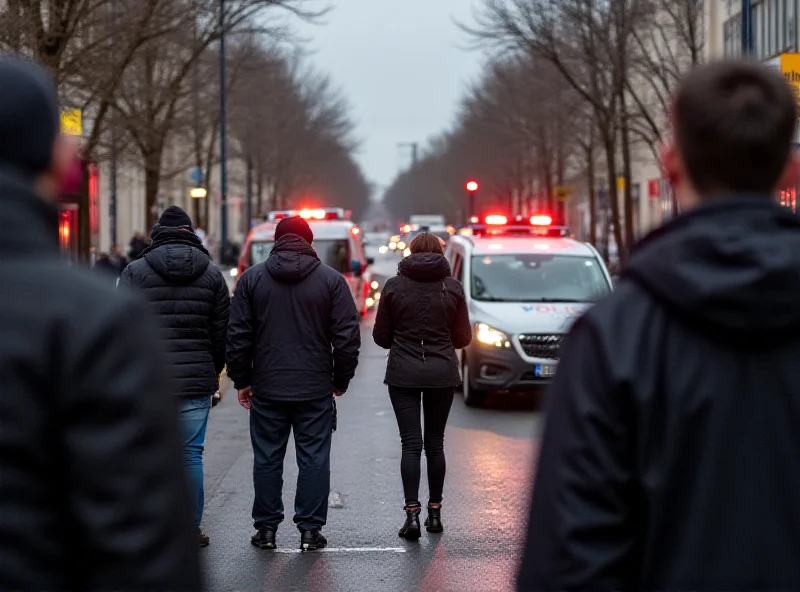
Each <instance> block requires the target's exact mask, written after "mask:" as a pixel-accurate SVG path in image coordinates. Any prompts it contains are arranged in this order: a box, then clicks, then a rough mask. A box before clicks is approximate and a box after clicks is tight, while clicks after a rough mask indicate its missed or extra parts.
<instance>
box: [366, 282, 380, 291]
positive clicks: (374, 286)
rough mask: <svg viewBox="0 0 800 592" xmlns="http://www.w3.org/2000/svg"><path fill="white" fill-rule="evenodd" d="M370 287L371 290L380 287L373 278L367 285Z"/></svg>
mask: <svg viewBox="0 0 800 592" xmlns="http://www.w3.org/2000/svg"><path fill="white" fill-rule="evenodd" d="M369 287H370V288H372V289H373V290H377V289H378V288H380V287H381V285H380V284H379V283H378V282H377V280H373V281H372V283H371V284H370V285H369Z"/></svg>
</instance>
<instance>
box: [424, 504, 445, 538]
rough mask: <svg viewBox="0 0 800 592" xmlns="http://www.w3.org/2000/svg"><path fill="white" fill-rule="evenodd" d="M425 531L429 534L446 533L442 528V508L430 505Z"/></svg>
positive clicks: (437, 505)
mask: <svg viewBox="0 0 800 592" xmlns="http://www.w3.org/2000/svg"><path fill="white" fill-rule="evenodd" d="M425 529H426V530H427V531H428V532H434V533H439V532H444V526H442V506H440V505H439V504H436V505H431V504H428V517H427V518H426V519H425Z"/></svg>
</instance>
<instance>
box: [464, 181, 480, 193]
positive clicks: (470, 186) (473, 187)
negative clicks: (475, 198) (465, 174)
mask: <svg viewBox="0 0 800 592" xmlns="http://www.w3.org/2000/svg"><path fill="white" fill-rule="evenodd" d="M464 187H466V188H467V191H469V192H470V193H475V192H476V191H477V190H478V189H479V188H480V185H479V184H478V182H477V181H467V184H466V185H464Z"/></svg>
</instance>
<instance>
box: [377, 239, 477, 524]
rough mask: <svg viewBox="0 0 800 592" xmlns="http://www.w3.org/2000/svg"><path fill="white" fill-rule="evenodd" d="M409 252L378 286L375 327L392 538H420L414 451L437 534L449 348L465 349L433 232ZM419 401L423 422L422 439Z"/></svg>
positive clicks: (455, 299) (460, 317)
mask: <svg viewBox="0 0 800 592" xmlns="http://www.w3.org/2000/svg"><path fill="white" fill-rule="evenodd" d="M410 250H411V255H410V256H409V257H408V258H406V259H404V260H403V261H402V262H400V265H398V268H397V276H395V277H393V278H391V279H390V280H389V281H388V282H386V285H385V286H384V289H383V296H382V298H381V303H380V306H379V307H378V315H377V318H376V320H375V328H374V329H373V332H372V336H373V338H374V339H375V343H377V344H378V345H379V346H381V347H382V348H384V349H388V350H389V362H388V364H387V368H386V380H385V381H384V382H385V383H386V384H387V385H389V396H390V397H391V400H392V407H394V412H395V415H396V416H397V424H398V426H399V428H400V439H401V442H402V448H403V456H402V461H401V464H400V473H401V475H402V478H403V490H404V493H405V511H406V522H405V524H404V525H403V527H402V528H401V529H400V532H399V535H400V536H401V537H404V538H406V539H409V540H416V539H418V538H419V537H420V534H421V528H420V524H419V514H420V511H421V509H422V505H421V504H420V501H419V480H420V460H421V456H422V449H423V448H424V449H425V456H426V457H427V459H428V490H429V499H428V518H427V520H426V521H425V526H426V527H427V530H428V532H442V530H443V528H442V521H441V507H442V490H443V487H444V475H445V458H444V430H445V425H446V424H447V417H448V415H449V414H450V406H451V405H452V403H453V393H454V391H455V388H456V387H458V386H459V385H460V384H461V377H460V374H459V370H458V358H457V357H456V351H455V350H456V349H461V348H464V347H466V346H467V345H469V343H470V341H471V340H472V326H471V325H470V322H469V314H468V313H467V305H466V302H465V300H464V290H463V289H462V287H461V284H460V283H459V282H458V281H457V280H455V279H453V278H452V277H451V275H450V265H449V264H448V263H447V259H445V258H444V252H443V251H442V245H441V242H440V241H439V239H438V238H437V237H436V236H434V235H433V234H429V233H422V234H420V235H419V236H417V237H416V238H415V239H414V240H412V241H411V245H410ZM420 404H421V405H422V409H423V413H424V417H425V432H424V436H423V430H422V426H421V425H420Z"/></svg>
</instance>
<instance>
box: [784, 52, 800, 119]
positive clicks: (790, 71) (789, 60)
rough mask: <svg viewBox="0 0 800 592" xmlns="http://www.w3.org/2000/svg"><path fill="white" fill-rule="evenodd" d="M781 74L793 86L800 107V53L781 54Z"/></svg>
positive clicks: (799, 107)
mask: <svg viewBox="0 0 800 592" xmlns="http://www.w3.org/2000/svg"><path fill="white" fill-rule="evenodd" d="M781 74H783V77H784V78H786V81H787V82H788V83H789V85H790V86H791V87H792V90H793V91H794V96H795V99H796V100H797V107H798V109H800V53H785V54H783V55H782V56H781Z"/></svg>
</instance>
